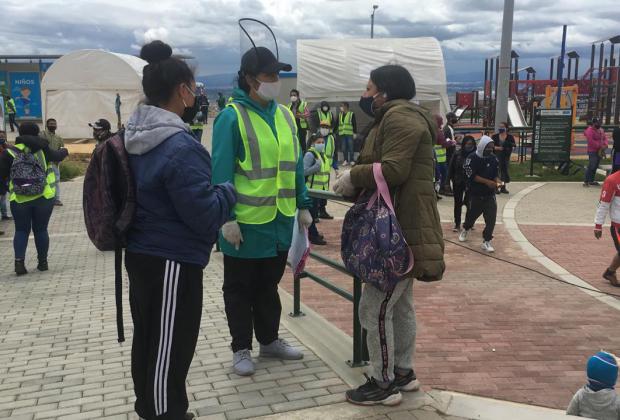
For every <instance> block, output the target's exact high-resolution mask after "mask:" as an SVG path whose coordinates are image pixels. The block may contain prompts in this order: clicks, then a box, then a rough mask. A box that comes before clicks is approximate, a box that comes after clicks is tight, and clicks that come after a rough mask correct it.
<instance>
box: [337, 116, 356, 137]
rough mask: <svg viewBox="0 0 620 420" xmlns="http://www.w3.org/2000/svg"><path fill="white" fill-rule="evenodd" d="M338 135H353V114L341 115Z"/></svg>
mask: <svg viewBox="0 0 620 420" xmlns="http://www.w3.org/2000/svg"><path fill="white" fill-rule="evenodd" d="M338 135H340V136H352V135H353V112H351V111H349V112H347V113H346V114H344V113H342V112H341V113H340V115H339V120H338Z"/></svg>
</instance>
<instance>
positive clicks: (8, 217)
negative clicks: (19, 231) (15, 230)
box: [2, 216, 13, 220]
mask: <svg viewBox="0 0 620 420" xmlns="http://www.w3.org/2000/svg"><path fill="white" fill-rule="evenodd" d="M2 220H13V218H12V217H11V216H2Z"/></svg>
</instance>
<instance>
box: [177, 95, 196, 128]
mask: <svg viewBox="0 0 620 420" xmlns="http://www.w3.org/2000/svg"><path fill="white" fill-rule="evenodd" d="M199 110H200V103H199V101H198V99H197V98H194V105H193V106H186V107H185V110H183V115H182V116H181V119H182V120H183V122H184V123H186V124H191V122H192V121H194V118H196V114H198V111H199Z"/></svg>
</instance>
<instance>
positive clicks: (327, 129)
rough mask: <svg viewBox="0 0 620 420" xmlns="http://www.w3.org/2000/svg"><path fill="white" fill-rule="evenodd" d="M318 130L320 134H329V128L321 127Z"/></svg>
mask: <svg viewBox="0 0 620 420" xmlns="http://www.w3.org/2000/svg"><path fill="white" fill-rule="evenodd" d="M319 131H320V132H321V135H322V136H326V135H328V134H329V128H321V129H320V130H319Z"/></svg>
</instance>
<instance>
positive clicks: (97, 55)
mask: <svg viewBox="0 0 620 420" xmlns="http://www.w3.org/2000/svg"><path fill="white" fill-rule="evenodd" d="M146 64H147V63H146V61H144V60H141V59H140V58H138V57H134V56H131V55H126V54H116V53H111V52H107V51H102V50H80V51H74V52H72V53H69V54H67V55H64V56H62V57H61V58H60V59H58V60H57V61H56V62H54V64H53V65H52V66H51V67H50V68H49V70H48V71H47V72H46V73H45V77H44V78H43V82H42V86H41V90H42V96H43V97H42V102H43V113H44V116H45V119H47V118H55V119H56V120H58V134H59V135H60V136H62V137H65V138H87V137H92V128H90V127H89V126H88V123H89V122H93V121H96V120H98V119H99V118H105V119H107V120H108V121H110V123H111V124H112V130H113V131H115V128H116V124H117V117H116V110H115V106H114V104H115V100H116V93H119V94H120V96H121V102H122V106H121V120H122V121H123V123H124V122H126V121H127V119H128V118H129V116H130V115H131V113H132V112H133V111H134V109H135V108H136V106H137V105H138V102H139V101H140V100H141V99H142V97H143V93H142V69H143V68H144V66H145V65H146Z"/></svg>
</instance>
